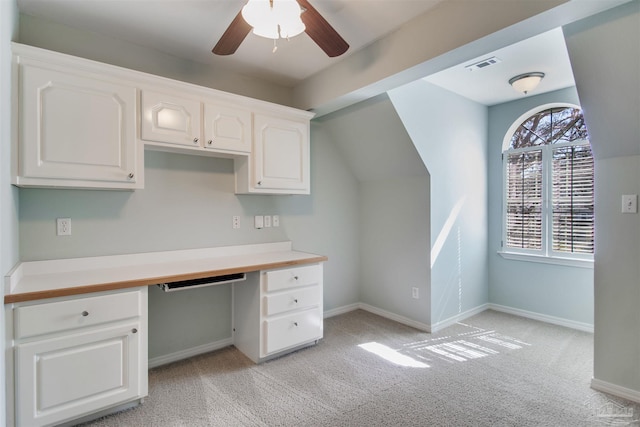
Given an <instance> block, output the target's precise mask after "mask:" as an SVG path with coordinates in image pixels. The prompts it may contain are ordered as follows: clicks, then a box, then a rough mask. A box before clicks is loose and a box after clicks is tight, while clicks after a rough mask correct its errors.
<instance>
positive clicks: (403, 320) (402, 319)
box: [360, 302, 431, 332]
mask: <svg viewBox="0 0 640 427" xmlns="http://www.w3.org/2000/svg"><path fill="white" fill-rule="evenodd" d="M360 308H361V309H362V310H365V311H368V312H370V313H373V314H377V315H378V316H381V317H385V318H387V319H390V320H394V321H396V322H398V323H402V324H403V325H407V326H411V327H412V328H416V329H420V330H421V331H425V332H431V325H428V324H426V323H422V322H418V321H416V320H412V319H409V318H408V317H404V316H400V315H398V314H395V313H392V312H390V311H386V310H383V309H381V308H378V307H374V306H372V305H369V304H365V303H362V302H361V303H360Z"/></svg>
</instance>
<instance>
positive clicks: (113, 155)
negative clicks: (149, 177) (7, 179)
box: [16, 65, 142, 188]
mask: <svg viewBox="0 0 640 427" xmlns="http://www.w3.org/2000/svg"><path fill="white" fill-rule="evenodd" d="M20 77H21V79H20V85H21V86H20V105H21V114H20V142H21V144H20V155H19V157H20V165H19V171H18V175H19V177H18V178H17V182H16V183H17V184H18V185H20V184H24V185H45V186H46V185H51V186H56V185H62V186H73V185H68V183H62V181H64V180H71V181H73V180H77V181H82V180H84V181H86V182H85V183H84V185H78V186H84V187H109V185H107V184H104V183H105V182H106V183H122V185H117V184H116V185H113V187H114V188H138V186H136V185H135V183H136V180H138V173H140V174H141V173H142V171H141V170H140V171H138V170H137V169H138V161H140V162H141V158H140V159H138V156H141V152H139V151H138V150H137V149H136V134H135V123H136V121H135V117H136V116H135V111H136V89H135V88H134V87H129V86H125V85H118V84H115V83H109V82H105V81H101V80H97V79H94V78H91V77H90V76H83V75H81V74H72V73H67V72H60V71H54V70H49V69H45V68H40V67H38V66H32V65H22V66H21V73H20ZM20 178H23V179H24V178H27V180H25V181H24V182H20ZM30 178H34V179H36V181H35V182H29V181H28V179H30ZM38 179H39V181H38ZM57 180H59V181H57ZM140 182H141V181H140ZM92 183H93V184H92ZM101 183H102V184H101Z"/></svg>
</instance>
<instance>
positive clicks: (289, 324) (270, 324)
mask: <svg viewBox="0 0 640 427" xmlns="http://www.w3.org/2000/svg"><path fill="white" fill-rule="evenodd" d="M264 328H265V331H264V334H265V340H264V342H265V349H264V351H265V353H266V354H270V353H275V352H277V351H280V350H284V349H286V348H289V347H294V346H297V345H301V344H304V343H307V342H309V341H313V340H316V339H320V338H322V312H321V311H320V309H319V308H315V309H311V310H306V311H303V312H299V313H295V314H291V315H288V316H283V317H280V318H274V319H269V320H266V321H265V323H264Z"/></svg>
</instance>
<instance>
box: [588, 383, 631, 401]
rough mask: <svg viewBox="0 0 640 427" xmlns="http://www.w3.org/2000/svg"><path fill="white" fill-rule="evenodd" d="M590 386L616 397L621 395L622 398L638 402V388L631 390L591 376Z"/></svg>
mask: <svg viewBox="0 0 640 427" xmlns="http://www.w3.org/2000/svg"><path fill="white" fill-rule="evenodd" d="M591 388H592V389H594V390H598V391H602V392H604V393H609V394H612V395H614V396H617V397H622V398H623V399H627V400H631V401H632V402H636V403H640V391H638V390H632V389H630V388H626V387H622V386H619V385H616V384H612V383H609V382H606V381H602V380H599V379H597V378H591Z"/></svg>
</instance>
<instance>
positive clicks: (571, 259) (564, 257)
mask: <svg viewBox="0 0 640 427" xmlns="http://www.w3.org/2000/svg"><path fill="white" fill-rule="evenodd" d="M556 107H573V108H578V109H581V107H580V106H579V105H575V104H570V103H552V104H546V105H542V106H538V107H536V108H534V109H532V110H529V111H528V112H526V113H524V114H523V115H521V116H520V117H519V118H518V119H517V120H516V121H514V123H513V124H512V125H511V127H510V128H509V130H508V131H507V133H506V134H505V137H504V140H503V143H502V241H501V245H500V246H501V249H500V250H498V254H499V255H500V256H501V257H502V258H504V259H508V260H514V261H525V262H537V263H543V264H554V265H563V266H569V267H580V268H591V269H592V268H593V254H573V253H566V254H565V253H563V252H554V251H553V245H552V244H551V241H552V230H551V227H550V226H549V224H548V222H549V218H548V217H549V211H550V209H551V207H550V205H551V201H550V200H551V195H550V192H551V184H550V183H551V168H550V167H547V168H545V169H544V171H543V174H544V175H545V176H544V182H545V183H547V184H546V185H544V186H543V197H542V199H543V201H542V227H543V231H542V233H543V236H544V239H543V241H542V243H543V245H542V246H543V247H542V249H541V250H539V251H538V250H534V249H518V248H507V247H506V246H505V242H506V240H507V239H506V237H507V236H506V232H507V230H506V218H507V208H506V188H507V186H506V183H507V162H506V160H505V155H506V154H507V152H509V153H518V152H525V151H533V150H538V149H542V148H543V147H562V146H570V145H580V144H581V143H582V144H584V143H587V144H589V145H590V143H589V141H582V142H562V143H558V144H550V145H546V146H536V147H526V148H518V149H515V150H509V148H510V146H511V137H512V136H513V133H514V132H515V131H516V129H517V128H518V127H519V126H520V124H522V122H523V121H524V120H526V119H527V118H529V117H531V116H532V115H534V114H537V113H539V112H540V111H544V110H547V109H550V108H556ZM551 150H552V148H549V149H542V156H543V164H547V165H549V164H550V159H548V157H550V156H551Z"/></svg>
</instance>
